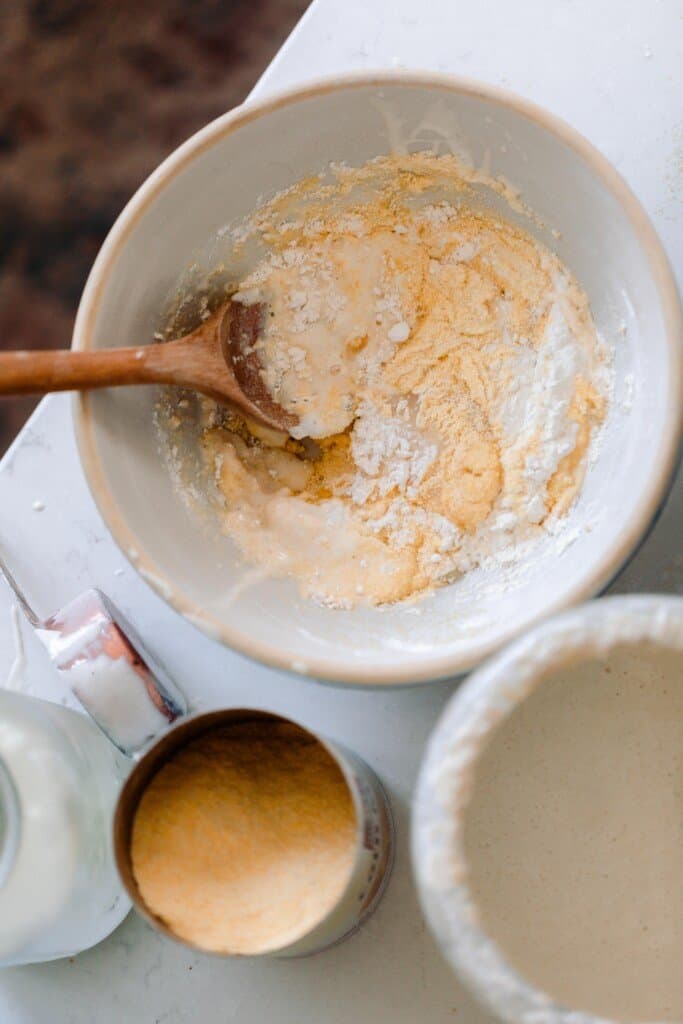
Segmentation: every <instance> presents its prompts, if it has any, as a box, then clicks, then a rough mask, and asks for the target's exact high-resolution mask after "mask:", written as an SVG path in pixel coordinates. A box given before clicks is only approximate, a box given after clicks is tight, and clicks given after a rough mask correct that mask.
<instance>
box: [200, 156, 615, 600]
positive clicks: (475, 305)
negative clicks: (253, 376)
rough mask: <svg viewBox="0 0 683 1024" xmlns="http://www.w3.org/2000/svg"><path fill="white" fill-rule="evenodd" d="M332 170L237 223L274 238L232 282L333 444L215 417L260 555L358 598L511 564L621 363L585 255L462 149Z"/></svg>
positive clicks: (209, 434) (567, 489)
mask: <svg viewBox="0 0 683 1024" xmlns="http://www.w3.org/2000/svg"><path fill="white" fill-rule="evenodd" d="M335 175H336V178H335V181H334V183H333V184H331V185H321V184H320V183H316V182H311V181H307V182H303V183H301V184H300V185H299V186H297V187H295V188H294V189H291V190H289V191H288V192H287V193H285V194H284V195H281V196H278V197H276V198H275V199H274V200H272V201H270V202H269V203H266V204H264V206H262V207H261V208H260V209H259V210H258V211H257V213H256V214H255V215H254V217H253V218H252V219H251V221H250V223H249V224H248V225H242V226H241V228H240V230H239V231H238V232H237V233H236V234H235V236H234V238H235V239H236V245H237V247H239V246H240V245H243V244H244V243H245V241H246V240H247V239H249V238H250V237H254V238H257V239H258V240H259V242H260V243H261V251H262V252H265V254H264V255H262V256H261V257H260V258H259V259H258V260H257V261H256V262H255V264H254V265H253V268H252V270H251V272H250V273H249V274H248V275H247V276H246V277H244V278H243V279H242V280H241V281H240V282H239V287H238V290H237V292H236V295H235V296H234V298H235V300H236V301H238V302H242V303H245V304H248V305H253V304H255V303H259V304H260V305H261V307H262V308H263V309H264V310H265V311H266V315H265V316H264V318H263V325H262V330H261V333H260V338H259V341H258V342H257V343H256V345H255V349H256V350H257V351H258V354H259V358H260V361H261V363H262V366H263V377H264V380H265V382H266V384H267V386H268V388H269V390H270V392H271V394H272V395H273V397H274V398H275V399H276V401H278V402H279V403H280V404H281V405H282V406H283V407H284V408H285V409H287V410H288V411H289V412H292V413H294V414H295V415H297V416H298V417H299V426H298V427H297V428H296V429H295V430H294V433H295V434H296V437H297V438H299V439H303V438H305V437H315V438H316V439H318V444H319V448H320V452H319V457H318V458H316V459H314V460H312V459H310V458H309V457H308V455H309V451H308V449H307V448H305V447H304V446H302V444H301V443H300V440H296V439H293V440H291V441H289V442H288V443H287V444H286V445H285V447H284V448H273V447H271V446H268V445H267V444H264V443H262V442H261V441H259V440H258V439H257V438H255V437H254V436H253V434H252V433H250V432H249V431H248V430H246V429H245V427H244V425H243V424H241V423H240V422H239V421H238V420H236V419H234V418H232V417H227V418H226V417H225V416H211V415H209V417H208V418H209V423H210V425H209V428H208V429H207V430H206V431H205V433H204V437H203V453H204V457H205V459H206V462H207V466H208V467H209V468H210V469H211V471H212V472H213V473H214V474H215V479H216V481H217V484H218V488H219V491H220V494H221V496H222V499H223V508H222V511H221V515H222V517H223V522H224V528H225V530H226V532H227V533H228V534H229V535H230V536H231V537H232V538H233V539H234V540H235V541H236V543H237V544H238V546H239V547H240V548H241V550H242V551H243V552H244V553H245V555H246V556H247V557H248V559H249V560H251V561H252V562H254V563H256V564H257V565H258V566H261V567H263V568H265V569H267V570H268V571H269V572H270V573H271V574H272V575H274V576H287V577H291V578H294V579H295V580H297V581H298V583H299V586H300V589H301V591H302V593H303V594H304V595H305V596H307V597H312V598H314V599H315V600H316V601H318V602H319V603H321V604H324V605H326V606H330V607H340V608H351V607H354V606H356V605H358V604H367V605H378V604H388V603H392V602H396V601H400V600H404V599H406V598H411V597H415V596H418V595H421V594H424V593H426V592H428V591H429V590H431V589H432V588H434V587H438V586H440V585H443V584H445V583H448V582H450V581H452V580H453V579H455V578H458V577H461V576H462V575H463V574H464V573H467V572H468V571H470V570H472V569H474V568H476V567H478V566H481V567H485V568H487V567H489V568H490V567H492V566H493V565H501V566H502V565H510V564H513V563H514V562H515V561H517V560H519V559H521V558H522V557H524V556H525V555H526V554H527V553H528V551H529V548H530V546H533V545H535V544H536V543H537V542H538V541H539V540H541V539H542V538H543V537H547V536H548V534H549V533H554V532H556V530H557V528H558V522H559V521H560V520H561V518H562V517H563V516H564V515H565V514H566V512H567V511H568V510H569V508H570V507H571V505H572V503H573V502H574V500H575V498H576V497H577V495H578V493H579V491H580V489H581V485H582V482H583V478H584V473H585V469H586V464H587V461H588V460H589V457H590V449H591V445H592V444H594V442H595V439H596V436H597V434H598V431H599V427H600V424H601V422H602V420H603V418H604V415H605V408H606V399H607V396H608V393H609V390H610V380H611V367H610V365H609V359H608V353H607V349H606V347H605V346H604V345H603V343H602V342H601V340H600V339H599V337H598V335H597V333H596V331H595V327H594V324H593V320H592V317H591V313H590V309H589V306H588V302H587V299H586V296H585V295H584V293H583V292H582V291H581V289H580V288H579V286H578V285H577V283H576V282H575V280H574V279H573V278H572V276H571V274H570V273H569V271H568V270H567V269H566V268H565V267H564V266H563V265H562V264H561V262H560V261H559V260H558V259H557V257H555V256H554V255H553V254H552V253H550V252H549V251H548V250H547V249H545V248H544V247H543V246H542V245H541V244H539V243H538V242H537V241H535V240H534V239H533V238H532V237H531V235H529V234H528V233H526V232H525V231H523V230H522V229H520V228H519V227H518V226H516V225H513V224H512V223H511V222H508V221H506V220H504V219H503V218H501V217H500V216H499V215H498V214H494V213H493V212H491V211H490V210H482V209H481V208H476V207H475V206H474V205H473V204H472V203H471V202H468V200H469V199H470V192H469V187H468V183H467V180H466V175H464V174H463V169H462V167H461V166H460V164H459V163H458V161H457V160H456V159H455V158H453V157H450V156H448V157H435V156H432V155H430V154H424V153H421V154H413V155H412V156H401V157H392V158H384V159H381V160H378V161H374V162H373V163H371V164H368V165H366V166H365V167H362V168H358V169H353V170H352V169H344V168H342V169H339V168H337V169H336V171H335ZM444 197H446V198H444ZM231 290H232V292H234V291H235V289H234V287H233V288H232V289H231Z"/></svg>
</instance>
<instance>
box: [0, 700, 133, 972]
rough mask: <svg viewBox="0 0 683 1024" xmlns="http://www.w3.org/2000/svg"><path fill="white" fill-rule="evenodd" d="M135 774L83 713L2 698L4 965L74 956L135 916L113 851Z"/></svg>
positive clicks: (0, 931)
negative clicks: (127, 782) (114, 831)
mask: <svg viewBox="0 0 683 1024" xmlns="http://www.w3.org/2000/svg"><path fill="white" fill-rule="evenodd" d="M128 769H129V762H127V761H126V759H125V758H124V757H123V756H122V755H121V754H119V753H118V751H117V750H116V749H115V748H114V747H113V746H112V745H111V744H110V743H109V742H108V741H107V740H106V739H105V737H104V735H103V734H102V733H101V732H100V731H99V730H98V728H97V727H96V726H95V725H94V724H93V722H91V721H90V719H88V718H86V717H85V715H82V714H79V713H78V712H76V711H72V710H70V709H68V708H64V707H61V706H59V705H56V704H51V703H48V702H46V701H42V700H37V699H35V698H33V697H28V696H26V695H25V694H18V693H13V692H9V691H4V690H0V965H8V964H21V963H35V962H37V961H42V960H52V959H56V958H58V957H62V956H70V955H73V954H75V953H77V952H80V951H81V950H83V949H87V948H88V947H89V946H92V945H94V944H95V943H97V942H99V941H100V940H102V939H103V938H105V937H106V936H107V935H108V934H109V933H110V932H111V931H113V930H114V928H116V927H117V925H118V924H119V923H120V922H121V921H122V920H123V918H124V917H125V916H126V914H127V913H128V910H129V908H130V902H129V900H128V897H127V896H126V895H125V893H124V891H123V889H122V886H121V883H120V882H119V879H118V875H117V871H116V867H115V865H114V860H113V851H112V845H111V820H112V816H113V812H114V806H115V804H116V800H117V797H118V794H119V790H120V787H121V782H122V780H123V778H124V777H125V775H126V774H127V772H128Z"/></svg>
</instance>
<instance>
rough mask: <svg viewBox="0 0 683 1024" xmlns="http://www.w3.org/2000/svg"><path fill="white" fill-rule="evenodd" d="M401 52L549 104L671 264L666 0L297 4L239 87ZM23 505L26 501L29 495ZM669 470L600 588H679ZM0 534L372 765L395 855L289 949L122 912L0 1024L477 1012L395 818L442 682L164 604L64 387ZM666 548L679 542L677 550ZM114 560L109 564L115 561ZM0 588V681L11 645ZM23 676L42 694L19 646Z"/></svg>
mask: <svg viewBox="0 0 683 1024" xmlns="http://www.w3.org/2000/svg"><path fill="white" fill-rule="evenodd" d="M392 65H393V66H396V65H405V66H409V67H425V68H432V69H438V70H442V71H452V72H456V73H458V74H463V75H471V76H473V77H476V78H480V79H483V80H485V81H489V82H494V83H497V84H500V85H505V86H508V87H510V88H511V89H514V90H515V91H517V92H519V93H522V94H524V95H525V96H527V97H529V98H532V99H534V100H536V101H537V102H539V103H541V104H543V105H544V106H546V107H548V108H549V109H550V110H552V111H554V112H555V113H557V114H560V115H561V116H563V117H565V118H566V119H567V120H568V121H570V122H572V124H574V125H575V126H576V127H577V128H578V129H579V130H580V131H582V132H583V133H584V134H585V135H587V136H588V138H589V139H591V141H592V142H593V143H595V144H596V145H597V146H598V147H599V148H600V149H601V150H602V151H603V152H604V153H605V154H606V155H607V156H608V157H609V158H610V159H611V160H612V161H613V162H614V164H615V165H616V166H617V168H618V169H619V170H620V171H621V173H622V174H623V175H624V177H625V178H626V179H627V180H628V181H629V183H630V185H631V186H632V187H633V188H634V190H635V192H636V193H637V194H638V196H639V197H640V199H641V200H642V201H643V202H644V204H645V206H646V208H647V209H648V211H649V213H650V215H651V217H652V219H653V221H654V223H655V226H656V227H657V229H658V230H659V232H660V234H661V236H662V238H663V240H664V243H665V245H666V246H667V249H668V252H669V255H670V258H671V260H672V262H673V264H674V268H675V270H676V271H677V273H678V277H679V282H680V281H681V277H682V275H683V105H682V104H681V97H682V96H683V7H682V6H681V4H680V2H679V0H629V2H628V3H623V2H622V0H602V2H601V3H599V4H596V3H595V2H594V0H518V2H517V3H514V4H513V3H509V2H506V0H476V2H470V0H420V2H419V3H415V2H414V0H316V2H314V4H313V6H312V7H311V9H310V10H309V11H308V13H307V14H306V15H305V17H304V18H303V20H302V22H301V23H300V25H299V26H298V28H297V29H296V30H295V32H294V33H293V35H292V36H291V38H290V39H289V41H288V42H287V43H286V45H285V46H284V47H283V49H282V51H281V52H280V53H279V55H278V56H277V57H276V58H275V60H274V61H273V63H272V65H271V67H270V68H269V69H268V71H267V72H266V74H265V75H264V76H263V78H262V79H261V81H260V82H259V84H258V86H257V87H256V90H255V94H262V93H265V92H267V91H269V90H271V89H274V88H278V87H280V86H284V85H290V84H292V83H294V82H296V81H299V80H302V79H305V78H310V77H312V76H320V75H323V74H329V73H332V72H335V71H339V70H345V69H351V68H373V67H381V66H392ZM34 501H40V502H43V503H44V505H45V508H44V510H43V511H33V509H32V505H33V502H34ZM681 522H683V478H681V477H679V480H678V483H677V485H676V487H675V489H674V492H673V494H672V497H671V500H670V502H669V505H668V506H667V508H666V510H665V512H664V514H663V515H662V517H661V519H660V521H659V523H658V525H657V527H656V529H655V531H654V532H653V534H652V536H651V537H650V539H649V540H648V542H647V544H646V545H645V546H644V547H643V548H642V549H641V551H640V553H639V555H638V556H637V557H636V559H635V560H634V561H633V562H632V563H631V565H630V566H629V568H628V569H627V570H626V572H625V573H624V574H622V576H621V578H620V579H619V581H618V583H617V584H616V585H615V587H613V588H612V589H613V590H618V591H626V590H636V589H640V590H667V591H675V592H683V544H682V542H681V531H680V524H681ZM0 539H1V542H2V545H3V547H4V549H5V552H6V554H7V559H8V561H9V563H10V565H11V566H12V567H13V569H14V571H15V573H16V575H17V577H18V579H19V581H20V582H21V583H22V584H23V586H24V587H25V589H26V590H27V592H28V593H29V595H30V596H31V597H32V599H33V600H34V602H35V604H36V605H37V607H38V609H39V610H40V611H41V612H44V613H46V614H47V613H49V612H51V611H54V610H55V609H56V608H57V607H59V606H60V605H61V604H64V603H65V602H66V601H67V600H69V599H70V598H71V597H73V596H75V595H76V594H77V593H78V592H79V591H80V590H82V589H85V588H86V587H87V586H91V585H96V586H99V587H101V588H102V589H103V590H105V591H106V592H107V593H108V594H110V595H111V597H112V598H113V599H114V600H115V601H116V602H117V603H118V604H119V606H120V607H121V609H122V610H123V612H124V613H125V614H126V615H128V616H129V617H130V619H131V620H132V621H133V622H134V623H135V625H136V626H137V628H138V630H139V632H140V633H141V634H142V635H143V637H144V638H145V640H146V641H147V642H148V643H149V645H150V646H151V647H152V648H153V649H154V650H155V651H156V652H158V653H159V654H160V655H161V656H162V657H163V659H164V660H165V661H166V663H167V665H168V666H169V667H170V668H171V669H172V673H173V675H174V677H175V678H176V680H177V682H178V683H179V684H180V686H181V687H182V688H183V689H185V691H186V692H187V693H188V695H189V696H190V697H191V698H192V699H194V700H195V701H197V702H201V703H202V704H204V705H206V706H211V705H218V704H222V705H225V704H230V703H235V704H251V705H253V706H267V707H270V708H272V709H274V710H276V711H281V712H283V713H285V714H290V715H292V716H293V717H297V718H299V719H300V720H302V721H304V722H305V723H307V724H309V725H311V726H312V727H313V728H317V729H319V730H321V731H323V732H327V733H328V734H329V735H331V736H335V737H338V738H340V739H342V740H346V741H347V742H348V743H349V745H350V746H352V747H353V748H354V749H355V750H357V751H358V753H360V754H361V755H362V756H363V757H365V758H366V759H367V760H368V761H369V762H370V763H371V764H372V765H373V766H374V767H375V768H376V769H377V771H378V772H379V774H380V775H381V776H382V778H383V780H384V781H385V783H386V785H387V787H388V789H389V792H390V794H391V798H392V801H393V805H394V810H395V813H396V817H397V824H398V831H399V851H398V859H397V864H396V870H395V873H394V877H393V879H392V882H391V885H390V887H389V891H388V893H387V896H386V898H385V900H384V902H383V904H382V905H381V906H380V908H379V910H378V912H377V913H376V915H375V916H374V917H373V918H372V920H371V921H370V922H369V924H368V925H367V926H366V927H365V928H364V929H363V930H362V931H361V932H360V933H359V934H358V935H357V936H355V937H354V938H352V939H351V940H349V941H348V942H346V943H344V944H343V945H341V946H339V947H337V948H336V949H333V950H331V951H329V952H327V953H324V954H321V955H319V956H317V957H313V958H311V959H308V960H301V961H296V962H291V963H287V962H277V961H268V962H263V963H254V962H228V961H222V960H218V959H213V958H209V957H200V956H194V955H193V954H191V953H189V952H187V951H186V950H185V949H183V948H181V947H179V946H176V945H174V944H172V943H169V942H167V941H166V940H164V939H162V938H161V937H159V936H158V935H157V934H156V933H154V932H153V931H152V930H151V929H149V928H148V927H147V926H146V925H145V924H143V923H142V921H141V920H139V919H138V918H137V917H136V916H135V915H130V916H129V917H128V919H127V920H126V921H125V922H124V924H123V925H122V926H121V927H120V928H119V929H118V931H116V932H115V933H114V934H113V935H112V936H111V937H110V938H109V939H108V940H106V941H105V942H104V943H102V944H101V945H100V946H98V947H97V948H96V949H94V950H91V951H90V952H87V953H84V954H82V955H81V956H79V957H77V958H75V959H74V960H73V961H60V962H56V963H52V964H44V965H41V966H35V967H22V968H12V969H6V970H4V971H1V972H0V1024H162V1022H163V1024H190V1022H192V1024H194V1022H197V1024H228V1022H232V1021H236V1022H239V1024H323V1022H324V1024H370V1022H373V1024H374V1022H378V1024H380V1022H387V1024H388V1022H391V1024H416V1022H417V1021H424V1022H425V1024H427V1022H428V1024H451V1022H453V1021H457V1022H458V1024H483V1022H484V1021H485V1020H486V1018H485V1016H484V1015H483V1014H482V1013H481V1012H479V1011H478V1010H476V1009H475V1008H474V1007H473V1005H472V1003H471V1001H470V1000H469V998H468V997H467V996H466V995H465V994H463V992H462V990H461V988H460V986H459V984H458V982H457V981H456V980H455V979H454V978H453V977H452V975H451V974H450V973H449V971H448V970H447V968H446V967H445V965H444V964H443V962H442V961H441V959H440V957H439V954H438V952H437V951H436V949H435V948H434V945H433V943H432V941H431V939H430V937H429V935H428V934H427V933H426V931H425V926H424V923H423V920H422V917H421V915H420V913H419V910H418V906H417V903H416V898H415V895H414V891H413V887H412V881H411V877H410V865H409V858H408V817H409V802H410V794H411V789H412V785H413V781H414V777H415V772H416V769H417V765H418V763H419V760H420V756H421V751H422V747H423V744H424V741H425V739H426V737H427V735H428V733H429V732H430V730H431V728H432V726H433V724H434V721H435V719H436V717H437V715H438V714H439V711H440V710H441V708H442V706H443V704H444V702H445V701H446V699H447V698H448V696H449V694H450V692H451V690H452V685H448V684H440V685H437V686H431V687H428V688H426V689H414V690H407V691H402V692H400V691H393V692H392V691H385V692H372V693H370V692H357V691H347V690H338V689H334V688H330V687H322V686H319V685H317V684H315V683H312V682H310V681H306V680H297V679H294V678H292V677H289V676H285V675H283V674H280V673H277V672H273V671H271V670H269V669H266V668H262V667H260V666H257V665H254V664H252V663H250V662H248V661H246V660H245V659H243V658H242V657H240V656H238V655H236V654H232V653H231V652H229V651H227V650H223V649H222V648H220V647H219V646H218V645H216V644H214V643H212V642H211V641H209V640H208V639H206V638H205V637H204V636H202V635H201V634H200V633H198V632H197V631H196V630H194V629H193V628H192V627H191V626H190V625H189V624H188V623H187V622H185V621H184V620H183V619H181V618H180V617H179V616H177V615H175V613H173V612H172V611H171V610H170V609H169V608H167V607H166V606H165V605H164V603H163V602H162V601H161V600H160V599H159V598H158V597H156V596H155V595H154V594H153V593H152V592H151V590H150V589H149V588H148V587H147V586H146V584H144V583H143V582H142V581H141V580H140V579H139V578H138V577H136V576H135V574H134V573H133V571H132V570H131V569H130V568H129V567H128V566H127V564H126V563H125V562H124V559H123V557H122V556H121V555H120V554H119V552H118V551H117V549H116V548H115V546H114V544H113V542H112V540H111V538H110V537H109V534H108V533H107V531H106V529H105V527H104V525H103V524H102V522H101V520H100V518H99V515H98V514H97V512H96V510H95V507H94V505H93V503H92V501H91V499H90V496H89V494H88V492H87V489H86V486H85V483H84V480H83V476H82V474H81V471H80V467H79V464H78V460H77V456H76V451H75V447H74V442H73V436H72V428H71V418H70V409H69V400H68V399H67V398H66V397H65V396H57V397H55V398H52V399H49V400H47V401H46V402H43V404H42V405H41V406H40V408H39V409H38V411H37V412H36V414H35V415H34V416H33V418H32V420H31V421H30V423H29V424H28V426H27V427H26V428H25V429H24V430H23V431H22V433H21V435H20V437H19V438H18V440H17V442H16V444H15V445H14V447H13V448H12V450H11V451H10V452H9V453H8V455H7V456H6V457H5V459H4V460H3V462H2V465H1V467H0ZM679 552H680V554H679ZM119 569H122V570H123V573H122V574H118V575H117V574H116V570H119ZM10 604H11V601H10V597H9V594H8V593H6V591H5V589H4V587H1V586H0V678H2V677H3V673H6V672H7V670H8V668H9V665H10V663H11V661H12V658H13V649H12V641H11V631H10V619H9V608H10ZM30 641H31V638H30V637H27V646H28V649H29V650H28V653H29V655H30V676H31V680H32V683H33V688H34V692H35V693H37V694H42V695H44V696H52V697H53V698H55V699H62V698H63V696H64V694H63V693H62V692H61V690H60V684H59V681H58V680H57V679H56V678H55V676H54V675H52V674H51V671H50V670H49V666H48V665H47V663H46V660H45V655H44V653H43V651H42V648H39V647H38V646H37V645H36V644H33V643H31V642H30Z"/></svg>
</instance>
